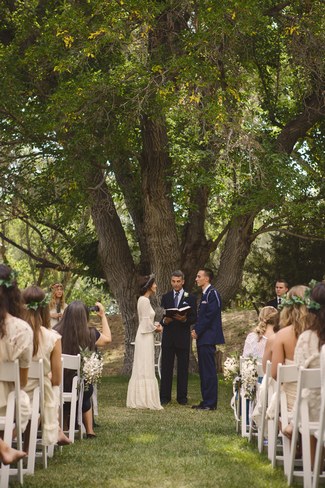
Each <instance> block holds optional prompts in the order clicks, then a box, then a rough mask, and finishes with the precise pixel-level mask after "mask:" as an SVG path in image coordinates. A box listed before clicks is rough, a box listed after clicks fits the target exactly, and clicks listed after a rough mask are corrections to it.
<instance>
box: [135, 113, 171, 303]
mask: <svg viewBox="0 0 325 488" xmlns="http://www.w3.org/2000/svg"><path fill="white" fill-rule="evenodd" d="M142 138H143V152H142V158H141V170H142V173H141V174H142V193H143V199H144V227H145V234H146V239H147V245H148V251H149V259H150V263H151V271H152V272H155V273H157V285H158V293H159V295H161V294H162V293H165V292H166V291H167V290H168V289H169V288H170V277H171V273H172V271H173V270H174V269H175V268H177V267H179V264H180V249H179V242H178V238H177V229H176V223H175V215H174V210H173V204H172V200H171V185H170V180H169V178H170V176H171V169H170V167H171V161H170V158H169V154H168V140H167V133H166V126H165V123H164V120H163V119H162V118H149V117H148V116H147V115H144V116H143V118H142Z"/></svg>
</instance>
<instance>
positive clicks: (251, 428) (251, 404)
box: [248, 359, 264, 442]
mask: <svg viewBox="0 0 325 488" xmlns="http://www.w3.org/2000/svg"><path fill="white" fill-rule="evenodd" d="M256 369H257V379H256V398H255V400H254V401H251V402H249V412H248V419H249V435H248V439H249V441H250V442H252V440H253V437H254V436H257V437H258V430H257V431H255V432H254V426H253V419H252V413H253V410H254V408H255V405H256V403H257V402H258V399H259V398H258V397H259V393H260V388H261V383H259V379H260V378H263V376H264V371H263V365H262V361H261V360H260V359H258V360H257V361H256Z"/></svg>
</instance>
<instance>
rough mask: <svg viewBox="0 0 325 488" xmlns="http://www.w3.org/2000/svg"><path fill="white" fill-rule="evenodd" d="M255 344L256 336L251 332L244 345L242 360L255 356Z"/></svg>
mask: <svg viewBox="0 0 325 488" xmlns="http://www.w3.org/2000/svg"><path fill="white" fill-rule="evenodd" d="M256 342H257V335H256V334H255V332H251V333H250V334H248V336H247V337H246V340H245V344H244V350H243V357H244V358H248V357H249V356H254V355H255V349H256Z"/></svg>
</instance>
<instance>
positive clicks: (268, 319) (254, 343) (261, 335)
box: [243, 307, 279, 359]
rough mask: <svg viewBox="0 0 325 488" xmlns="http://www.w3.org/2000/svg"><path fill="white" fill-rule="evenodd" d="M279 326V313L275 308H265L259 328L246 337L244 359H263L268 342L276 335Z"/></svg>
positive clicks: (259, 318)
mask: <svg viewBox="0 0 325 488" xmlns="http://www.w3.org/2000/svg"><path fill="white" fill-rule="evenodd" d="M278 324H279V312H278V311H277V310H276V309H275V308H274V307H263V308H262V310H261V311H260V313H259V316H258V324H257V326H256V327H255V329H254V331H253V332H250V333H249V334H248V335H247V337H246V340H245V345H244V351H243V357H244V358H247V357H250V356H251V357H253V358H258V359H262V357H263V354H264V349H265V346H266V344H267V341H268V339H270V338H271V337H272V336H273V335H274V332H275V331H276V330H277V328H278ZM274 329H275V330H274Z"/></svg>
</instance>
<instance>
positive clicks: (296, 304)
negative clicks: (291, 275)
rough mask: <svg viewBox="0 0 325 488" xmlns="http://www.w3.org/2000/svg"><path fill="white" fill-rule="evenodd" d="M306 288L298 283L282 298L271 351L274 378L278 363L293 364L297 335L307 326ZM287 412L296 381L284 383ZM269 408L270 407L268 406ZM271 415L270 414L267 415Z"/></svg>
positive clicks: (293, 400) (294, 394)
mask: <svg viewBox="0 0 325 488" xmlns="http://www.w3.org/2000/svg"><path fill="white" fill-rule="evenodd" d="M307 290H308V288H307V287H306V286H304V285H298V286H294V287H293V288H291V289H290V290H289V292H288V294H287V297H286V299H283V300H282V303H281V313H280V330H279V332H277V333H276V335H275V338H274V343H273V351H272V365H271V375H272V377H273V378H274V379H275V380H276V377H277V369H278V364H279V363H281V364H294V361H293V358H294V352H295V347H296V344H297V340H298V337H299V336H300V334H301V333H302V332H303V331H304V330H305V329H306V328H307V316H308V310H307V307H306V300H305V294H306V291H307ZM284 390H285V392H286V395H287V405H288V412H292V409H293V405H294V402H295V398H296V392H297V383H296V382H292V383H285V384H284ZM269 409H270V407H269ZM269 416H270V417H271V415H269Z"/></svg>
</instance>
